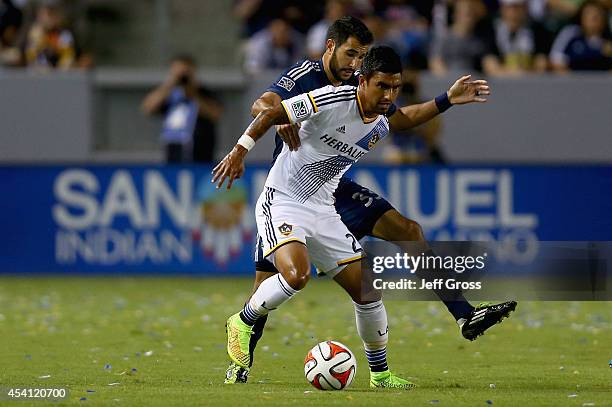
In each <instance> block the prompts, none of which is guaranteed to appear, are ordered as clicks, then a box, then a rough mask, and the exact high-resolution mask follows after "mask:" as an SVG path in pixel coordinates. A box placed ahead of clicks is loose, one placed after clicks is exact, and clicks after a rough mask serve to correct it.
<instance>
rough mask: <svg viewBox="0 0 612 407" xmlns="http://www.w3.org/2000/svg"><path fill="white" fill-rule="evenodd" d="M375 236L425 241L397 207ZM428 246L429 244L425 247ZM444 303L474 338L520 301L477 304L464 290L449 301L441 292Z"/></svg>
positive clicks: (377, 226) (464, 332)
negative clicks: (464, 294)
mask: <svg viewBox="0 0 612 407" xmlns="http://www.w3.org/2000/svg"><path fill="white" fill-rule="evenodd" d="M372 235H373V236H374V237H377V238H379V239H383V240H386V241H390V242H408V241H410V242H423V243H424V244H425V245H426V241H425V236H424V234H423V230H422V229H421V226H420V225H419V224H418V223H417V222H415V221H413V220H410V219H408V218H406V217H404V216H402V214H401V213H399V212H398V211H396V210H395V209H391V210H388V211H387V212H385V214H384V215H383V216H381V217H380V219H378V221H377V222H376V223H375V224H374V227H373V228H372ZM424 247H427V246H424ZM417 275H418V272H417ZM436 294H438V295H439V296H440V297H441V300H442V301H443V302H444V305H446V307H447V308H448V310H449V312H450V313H451V314H452V315H453V317H455V320H456V321H457V324H458V325H459V327H460V329H461V334H462V335H463V337H464V338H466V339H468V340H470V341H473V340H475V339H476V338H478V337H479V336H480V335H482V334H484V332H485V331H486V330H487V329H489V328H490V327H492V326H493V325H495V324H497V323H500V322H501V321H502V320H503V319H504V318H506V317H508V316H509V314H510V313H511V312H512V311H514V310H515V308H516V302H515V301H507V302H504V303H500V304H489V303H481V304H479V305H478V306H477V307H473V306H472V305H471V304H470V303H469V302H468V301H467V300H466V299H465V297H464V296H463V294H462V293H461V292H454V293H453V294H452V295H451V296H452V297H453V298H452V300H449V295H448V293H444V294H443V295H440V294H439V293H437V292H436Z"/></svg>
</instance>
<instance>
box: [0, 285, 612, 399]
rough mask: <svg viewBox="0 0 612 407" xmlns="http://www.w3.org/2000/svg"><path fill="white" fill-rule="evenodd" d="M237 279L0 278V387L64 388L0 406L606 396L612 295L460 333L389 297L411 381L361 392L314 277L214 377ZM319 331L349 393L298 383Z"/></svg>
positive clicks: (342, 324)
mask: <svg viewBox="0 0 612 407" xmlns="http://www.w3.org/2000/svg"><path fill="white" fill-rule="evenodd" d="M250 288H251V282H250V280H247V279H231V280H230V279H188V278H180V279H178V278H142V279H111V278H108V279H103V278H70V279H65V278H62V279H60V278H36V279H23V278H2V279H0V386H5V387H6V386H11V387H35V388H36V387H45V388H49V387H67V388H69V389H70V392H71V394H70V396H69V398H68V399H67V400H65V401H59V402H53V403H45V402H41V401H36V402H13V401H0V404H2V405H10V406H27V405H32V406H41V405H45V404H52V405H96V406H102V405H104V406H107V405H110V406H113V405H117V406H121V405H123V406H187V405H234V406H241V405H261V406H271V405H292V406H298V405H299V406H302V405H350V406H372V405H380V406H392V405H417V406H418V405H422V406H425V405H439V406H481V405H482V406H487V405H490V404H492V405H493V406H539V405H546V406H566V405H567V406H588V405H595V406H605V405H607V406H612V369H611V368H609V367H608V361H609V360H610V359H611V358H612V303H602V302H599V303H587V302H582V303H577V302H576V303H552V302H549V303H546V302H538V303H536V302H523V303H521V302H519V306H518V308H517V312H515V313H514V314H513V315H512V317H511V318H510V319H507V320H505V321H504V323H503V324H501V325H498V326H496V327H494V328H492V329H491V331H490V332H489V333H488V334H487V335H485V336H483V337H481V338H479V339H478V340H477V341H475V342H468V341H466V340H464V339H462V338H461V337H460V335H459V332H458V328H457V326H456V324H455V323H454V322H453V321H452V320H451V318H450V314H448V313H447V312H446V310H445V308H443V306H442V305H441V304H438V303H424V302H400V301H389V302H387V304H386V305H387V311H388V314H389V318H390V320H389V322H390V327H389V328H390V344H389V361H390V364H391V369H392V370H394V371H395V372H397V373H400V374H402V375H403V376H405V377H411V378H412V379H413V381H415V382H416V383H417V384H418V385H419V388H418V389H416V390H413V391H410V392H399V391H384V390H380V391H370V389H369V388H368V386H367V385H368V371H367V363H366V360H365V356H364V355H363V352H362V347H361V343H360V341H359V338H358V336H357V335H356V331H355V327H354V316H353V308H352V306H351V304H350V301H349V300H348V298H347V297H346V296H345V294H343V292H342V291H341V290H340V289H339V288H338V287H337V286H335V284H333V283H332V282H330V281H327V280H323V281H313V282H312V283H311V284H310V285H309V286H308V287H307V288H306V290H305V291H304V292H302V293H300V294H299V295H298V296H296V298H294V299H293V300H291V301H290V302H289V303H288V304H286V305H285V306H283V307H282V309H280V310H278V311H275V313H274V314H273V315H272V316H271V318H270V319H269V323H268V327H267V331H266V333H265V335H264V337H263V338H262V340H261V342H260V347H259V351H258V353H257V355H256V359H255V367H254V370H253V371H252V373H251V376H250V378H249V383H248V384H246V385H233V386H224V385H223V384H222V381H223V377H224V374H225V368H226V365H227V362H226V358H227V356H226V354H225V333H224V323H225V319H226V318H227V316H229V315H230V314H232V313H234V312H236V311H237V310H238V309H239V308H240V306H241V304H242V303H243V301H244V298H245V295H246V294H247V293H248V292H249V291H250ZM325 339H336V340H339V341H341V342H343V343H345V344H346V345H348V346H349V347H350V348H351V349H352V350H353V351H354V352H355V354H356V356H357V360H358V364H359V366H358V369H357V376H356V380H355V381H354V382H353V384H352V386H351V387H350V388H349V389H348V390H345V391H340V392H320V391H317V390H316V389H315V388H314V387H312V386H310V385H309V384H308V383H307V382H306V381H305V379H304V375H303V360H304V356H305V354H306V352H307V351H308V349H310V348H311V347H312V346H313V345H314V344H316V343H317V342H319V341H321V340H325ZM492 384H494V386H491V385H492ZM589 403H592V404H589Z"/></svg>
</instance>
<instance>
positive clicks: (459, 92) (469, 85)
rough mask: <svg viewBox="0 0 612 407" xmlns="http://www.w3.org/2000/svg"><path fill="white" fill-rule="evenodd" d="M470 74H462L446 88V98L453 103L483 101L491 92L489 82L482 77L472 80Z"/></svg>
mask: <svg viewBox="0 0 612 407" xmlns="http://www.w3.org/2000/svg"><path fill="white" fill-rule="evenodd" d="M471 78H472V75H466V76H462V77H461V78H459V79H457V81H456V82H455V83H454V84H453V86H451V88H450V89H449V90H448V99H449V100H450V102H451V103H452V104H453V105H462V104H465V103H472V102H477V103H484V102H486V101H487V96H489V95H490V94H491V89H490V88H489V83H488V82H487V81H485V80H484V79H479V80H475V81H472V80H470V79H471Z"/></svg>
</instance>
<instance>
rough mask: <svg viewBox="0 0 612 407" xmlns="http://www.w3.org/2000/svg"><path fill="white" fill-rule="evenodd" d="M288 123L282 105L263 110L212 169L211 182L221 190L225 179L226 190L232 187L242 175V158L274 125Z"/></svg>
mask: <svg viewBox="0 0 612 407" xmlns="http://www.w3.org/2000/svg"><path fill="white" fill-rule="evenodd" d="M283 123H289V117H288V116H287V113H286V112H285V108H284V107H283V106H282V105H278V106H274V107H272V108H268V109H265V110H263V111H262V112H261V113H259V114H258V115H257V117H256V118H255V119H254V120H253V121H252V122H251V124H250V125H249V127H247V129H246V130H245V132H244V134H243V135H242V137H240V138H239V139H238V142H237V143H236V145H235V146H234V148H232V151H230V152H229V154H227V155H226V156H225V157H224V158H223V159H222V160H221V162H220V163H219V164H217V166H216V167H215V168H213V171H212V174H213V178H212V181H211V182H213V183H214V182H216V183H217V188H221V187H222V186H223V183H224V182H225V179H228V183H227V189H230V188H231V187H232V184H233V182H234V180H236V179H238V178H240V177H241V176H242V174H244V157H245V156H246V154H247V153H248V152H249V150H250V149H252V148H253V147H254V146H255V142H256V141H257V140H259V139H260V138H261V137H262V136H263V135H264V134H266V131H268V129H269V128H270V127H272V126H273V125H274V124H283Z"/></svg>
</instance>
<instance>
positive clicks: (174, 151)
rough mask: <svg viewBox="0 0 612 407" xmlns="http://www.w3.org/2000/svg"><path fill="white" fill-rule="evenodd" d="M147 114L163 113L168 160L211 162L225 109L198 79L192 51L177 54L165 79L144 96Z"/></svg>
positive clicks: (164, 138)
mask: <svg viewBox="0 0 612 407" xmlns="http://www.w3.org/2000/svg"><path fill="white" fill-rule="evenodd" d="M141 108H142V110H143V112H145V113H146V114H149V115H152V114H163V115H164V123H163V127H162V132H161V138H162V141H163V142H164V144H165V150H166V161H167V162H168V163H182V162H189V161H194V162H201V163H211V162H212V161H213V159H214V156H213V154H214V149H215V143H216V129H215V127H216V124H217V122H218V121H219V118H220V116H221V113H222V108H221V105H220V104H219V102H218V101H217V100H216V99H215V98H214V96H213V95H212V93H211V92H210V91H208V90H207V89H205V88H203V87H202V86H200V85H199V84H198V82H197V79H196V63H195V60H194V59H193V58H192V57H191V56H189V55H180V56H177V57H175V58H174V59H173V60H172V62H171V64H170V70H169V72H168V77H167V78H166V81H165V82H164V83H162V84H161V85H160V86H158V87H157V88H156V89H154V90H153V91H151V92H150V93H149V94H148V95H147V96H145V98H144V100H143V102H142V106H141Z"/></svg>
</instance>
